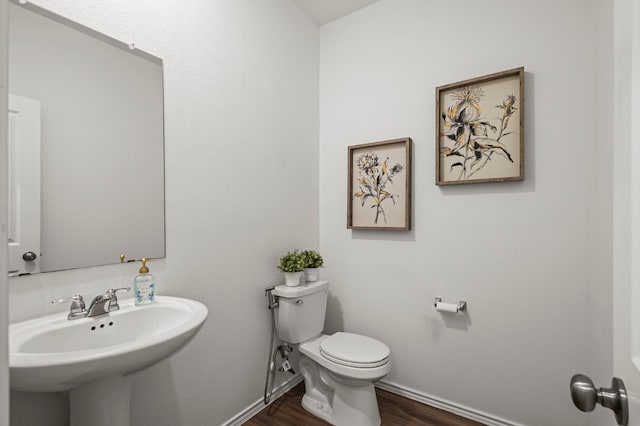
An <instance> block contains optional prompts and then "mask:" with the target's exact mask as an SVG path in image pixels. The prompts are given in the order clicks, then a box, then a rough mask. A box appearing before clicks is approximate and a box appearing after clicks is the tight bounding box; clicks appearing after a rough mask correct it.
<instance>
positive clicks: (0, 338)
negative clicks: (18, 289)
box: [0, 0, 9, 426]
mask: <svg viewBox="0 0 640 426" xmlns="http://www.w3.org/2000/svg"><path fill="white" fill-rule="evenodd" d="M6 22H7V1H6V0H0V29H1V31H0V129H6V128H7V69H8V67H7V25H6ZM0 170H5V171H6V170H7V135H6V132H4V131H0ZM5 188H7V175H6V173H5V172H3V173H0V241H7V213H6V212H7V192H6V189H5ZM8 305H9V303H8V290H7V245H6V244H0V426H9V368H8V365H9V358H8V341H7V338H8V337H7V335H8V328H7V323H8V320H9V314H8V309H7V307H8Z"/></svg>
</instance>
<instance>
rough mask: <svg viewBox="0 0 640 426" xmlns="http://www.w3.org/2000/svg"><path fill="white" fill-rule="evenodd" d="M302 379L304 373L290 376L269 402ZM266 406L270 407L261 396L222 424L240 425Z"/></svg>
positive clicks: (224, 425)
mask: <svg viewBox="0 0 640 426" xmlns="http://www.w3.org/2000/svg"><path fill="white" fill-rule="evenodd" d="M302 380H303V378H302V375H301V374H296V375H295V376H293V377H292V378H290V379H289V380H287V381H286V382H284V383H283V384H281V385H280V386H279V387H278V388H277V389H275V390H274V391H273V394H272V395H271V402H270V403H269V405H271V404H272V403H273V401H275V400H276V399H278V398H280V397H281V396H282V395H284V394H285V393H287V392H289V391H290V390H291V389H293V387H294V386H296V385H297V384H298V383H300V382H301V381H302ZM266 407H268V405H264V401H263V400H262V398H260V399H259V400H257V401H256V402H254V403H253V404H251V405H250V406H249V407H247V408H245V409H244V410H243V411H242V412H240V413H238V414H236V415H235V416H234V417H233V418H231V419H230V420H227V421H226V422H225V423H223V424H222V425H221V426H240V425H241V424H243V423H244V422H246V421H247V420H249V419H250V418H251V417H253V416H255V415H256V414H258V413H259V412H260V411H262V410H264V409H265V408H266Z"/></svg>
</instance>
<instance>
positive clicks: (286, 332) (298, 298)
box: [272, 281, 329, 343]
mask: <svg viewBox="0 0 640 426" xmlns="http://www.w3.org/2000/svg"><path fill="white" fill-rule="evenodd" d="M328 291H329V282H328V281H314V282H309V283H305V284H300V285H299V286H295V287H289V286H286V285H279V286H277V287H276V288H275V289H274V290H273V292H272V293H273V294H274V295H275V296H278V302H279V306H278V307H277V308H276V310H275V319H276V330H277V332H278V336H279V337H280V339H282V340H283V341H285V342H289V343H301V342H304V341H306V340H309V339H311V338H313V337H316V336H318V335H320V334H321V333H322V330H323V328H324V315H325V313H326V312H327V292H328Z"/></svg>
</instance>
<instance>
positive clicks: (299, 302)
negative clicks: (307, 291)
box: [295, 299, 304, 305]
mask: <svg viewBox="0 0 640 426" xmlns="http://www.w3.org/2000/svg"><path fill="white" fill-rule="evenodd" d="M303 303H304V302H303V301H302V299H298V300H296V301H295V304H296V305H302V304H303Z"/></svg>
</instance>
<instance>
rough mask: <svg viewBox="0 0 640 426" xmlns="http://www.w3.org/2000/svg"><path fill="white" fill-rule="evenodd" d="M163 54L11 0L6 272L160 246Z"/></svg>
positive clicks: (156, 250)
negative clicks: (156, 54)
mask: <svg viewBox="0 0 640 426" xmlns="http://www.w3.org/2000/svg"><path fill="white" fill-rule="evenodd" d="M162 73H163V69H162V60H161V59H159V58H157V57H154V56H152V55H150V54H147V53H145V52H143V51H140V50H139V49H137V48H135V46H131V45H128V44H126V43H123V42H120V41H117V40H115V39H112V38H110V37H108V36H105V35H104V34H100V33H97V32H96V31H93V30H91V29H90V28H87V27H84V26H82V25H81V24H78V23H75V22H71V21H69V20H68V19H65V18H64V17H61V16H58V15H56V14H53V13H50V12H48V11H46V10H44V9H42V8H40V7H38V6H35V5H32V4H31V3H28V2H27V3H24V4H22V3H20V2H17V1H13V0H12V2H11V3H10V4H9V93H10V96H9V98H10V99H9V103H10V104H9V126H8V130H9V156H10V159H9V163H10V164H9V209H10V212H9V230H8V231H9V232H8V234H9V253H10V262H9V263H10V264H9V271H10V272H9V273H10V275H20V274H29V273H37V272H48V271H57V270H63V269H73V268H82V267H89V266H97V265H105V264H109V263H117V262H120V259H119V255H120V254H124V255H125V256H126V260H131V259H140V258H142V257H148V258H158V257H164V255H165V214H164V121H163V118H164V117H163V116H164V113H163V74H162Z"/></svg>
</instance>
